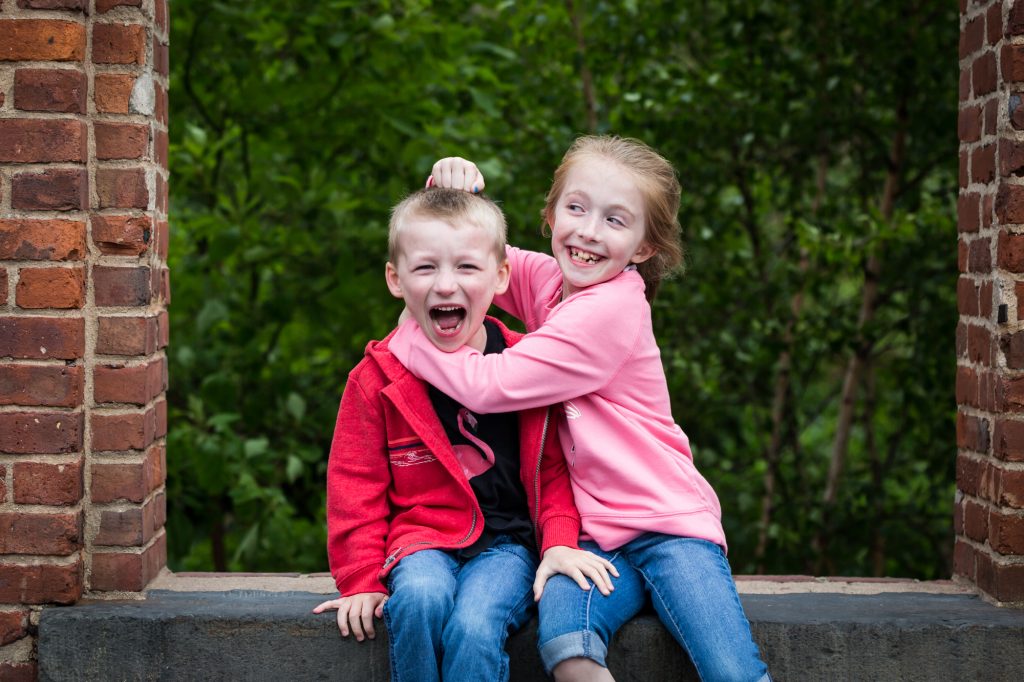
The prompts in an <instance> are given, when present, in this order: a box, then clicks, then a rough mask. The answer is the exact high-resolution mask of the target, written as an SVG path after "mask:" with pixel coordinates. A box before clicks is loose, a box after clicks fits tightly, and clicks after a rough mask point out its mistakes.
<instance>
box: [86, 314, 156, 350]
mask: <svg viewBox="0 0 1024 682" xmlns="http://www.w3.org/2000/svg"><path fill="white" fill-rule="evenodd" d="M157 325H158V321H157V318H156V317H100V318H99V333H98V334H97V339H96V352H97V353H99V354H101V355H149V354H151V353H153V352H155V351H156V349H157V339H158V331H159V330H158V326H157Z"/></svg>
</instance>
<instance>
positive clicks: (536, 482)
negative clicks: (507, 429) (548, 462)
mask: <svg viewBox="0 0 1024 682" xmlns="http://www.w3.org/2000/svg"><path fill="white" fill-rule="evenodd" d="M550 419H551V408H550V407H549V408H548V409H547V412H545V413H544V428H543V429H542V430H541V432H540V451H539V452H538V453H537V468H536V469H535V470H534V472H533V532H534V533H535V534H536V535H537V549H538V551H539V550H540V547H541V541H540V463H541V461H542V460H543V459H544V441H546V440H547V439H548V421H549V420H550Z"/></svg>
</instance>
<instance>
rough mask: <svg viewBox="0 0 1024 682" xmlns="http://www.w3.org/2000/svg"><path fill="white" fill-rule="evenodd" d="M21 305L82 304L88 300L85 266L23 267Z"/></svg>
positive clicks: (17, 293) (18, 295) (18, 296)
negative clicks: (86, 295) (86, 298)
mask: <svg viewBox="0 0 1024 682" xmlns="http://www.w3.org/2000/svg"><path fill="white" fill-rule="evenodd" d="M15 296H16V302H17V304H18V307H20V308H25V309H39V308H81V307H82V306H83V305H84V304H85V268H81V267H71V268H21V270H20V271H19V275H18V286H17V287H16V288H15Z"/></svg>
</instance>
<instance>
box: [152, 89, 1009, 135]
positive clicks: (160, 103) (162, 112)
mask: <svg viewBox="0 0 1024 682" xmlns="http://www.w3.org/2000/svg"><path fill="white" fill-rule="evenodd" d="M153 89H154V90H155V91H156V120H157V121H159V122H160V123H162V124H164V125H167V90H165V89H164V86H162V85H160V84H159V83H154V84H153ZM1022 113H1024V112H1022Z"/></svg>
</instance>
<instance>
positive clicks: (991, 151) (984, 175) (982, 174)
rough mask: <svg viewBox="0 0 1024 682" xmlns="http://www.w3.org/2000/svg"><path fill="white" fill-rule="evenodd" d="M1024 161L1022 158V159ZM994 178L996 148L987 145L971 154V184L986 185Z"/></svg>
mask: <svg viewBox="0 0 1024 682" xmlns="http://www.w3.org/2000/svg"><path fill="white" fill-rule="evenodd" d="M1022 160H1024V157H1022ZM995 177H996V146H995V145H994V144H987V145H985V146H984V147H978V148H977V149H975V150H974V151H973V152H972V153H971V182H980V183H982V184H987V183H989V182H992V181H993V180H994V179H995Z"/></svg>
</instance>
